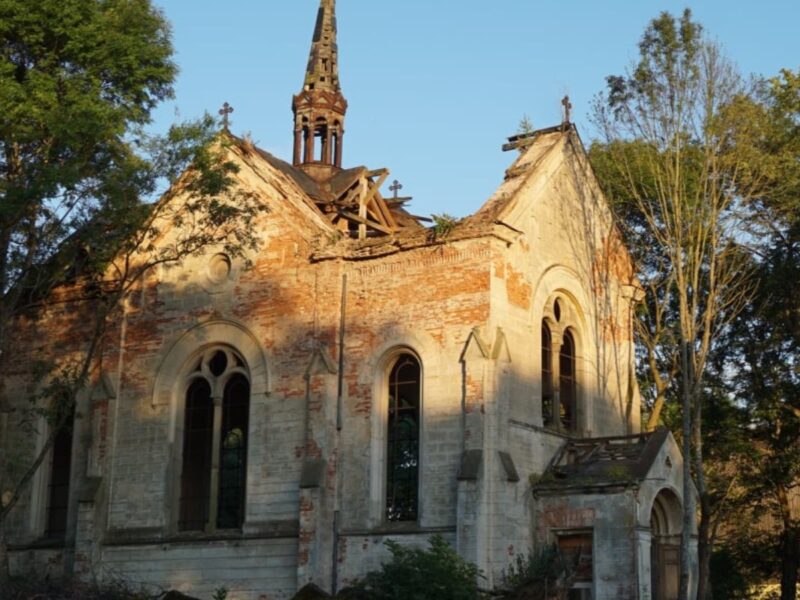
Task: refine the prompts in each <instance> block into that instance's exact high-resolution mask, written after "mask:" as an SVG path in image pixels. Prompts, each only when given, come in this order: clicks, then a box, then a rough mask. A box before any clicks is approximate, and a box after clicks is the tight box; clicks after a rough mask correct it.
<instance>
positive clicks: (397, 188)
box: [389, 179, 403, 200]
mask: <svg viewBox="0 0 800 600" xmlns="http://www.w3.org/2000/svg"><path fill="white" fill-rule="evenodd" d="M402 189H403V186H402V184H401V183H400V182H399V181H397V179H395V180H394V181H393V182H392V185H390V186H389V190H390V191H391V192H393V193H394V198H395V200H396V199H397V192H399V191H400V190H402Z"/></svg>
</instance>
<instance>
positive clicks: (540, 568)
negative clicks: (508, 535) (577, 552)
mask: <svg viewBox="0 0 800 600" xmlns="http://www.w3.org/2000/svg"><path fill="white" fill-rule="evenodd" d="M574 572H575V569H574V565H572V564H571V563H570V562H569V561H568V560H566V558H565V557H564V556H563V555H562V554H561V552H559V550H558V547H557V546H555V545H552V546H545V547H543V548H541V549H540V550H538V551H535V552H531V553H530V554H518V555H517V557H516V559H515V560H514V562H512V563H511V564H510V565H509V566H508V568H506V570H505V571H504V572H503V576H504V579H505V585H504V591H505V594H504V595H503V598H509V599H515V600H522V599H524V600H538V599H540V598H541V599H544V598H562V597H564V596H565V595H566V593H567V591H568V590H569V588H570V586H571V585H572V581H573V576H574Z"/></svg>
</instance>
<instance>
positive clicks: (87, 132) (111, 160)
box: [0, 0, 262, 579]
mask: <svg viewBox="0 0 800 600" xmlns="http://www.w3.org/2000/svg"><path fill="white" fill-rule="evenodd" d="M171 55H172V46H171V42H170V32H169V25H168V23H167V22H166V21H165V19H164V18H163V16H162V15H161V13H160V12H159V11H158V10H156V9H155V8H154V7H153V6H152V4H151V3H150V0H41V1H39V2H34V3H31V2H26V1H25V0H0V113H1V114H2V120H1V121H0V128H1V129H2V135H1V136H0V195H1V196H2V203H0V372H4V373H5V372H6V362H7V361H8V360H9V350H10V344H11V334H12V332H13V328H14V326H15V323H16V322H17V320H18V319H19V318H20V317H21V316H23V315H24V316H25V318H28V319H36V318H38V317H39V316H41V314H42V313H43V311H44V310H45V309H44V308H43V306H44V305H43V301H45V300H46V299H47V298H48V297H49V295H50V294H51V293H53V291H54V290H56V289H58V288H62V289H68V290H69V294H70V295H71V297H72V298H73V299H76V300H77V301H79V302H81V303H83V304H84V305H87V306H91V312H88V311H87V314H91V315H93V322H91V323H87V324H86V328H85V329H86V332H87V337H86V343H85V345H84V346H83V348H82V354H81V356H80V358H79V359H78V360H74V361H73V362H71V363H69V364H60V365H59V364H54V363H51V364H46V365H42V368H43V373H45V374H46V375H47V376H46V380H47V381H48V382H49V383H48V384H47V385H46V386H45V388H44V391H43V392H42V396H43V397H42V398H40V399H39V400H40V401H39V402H38V403H36V404H30V405H26V406H21V405H20V404H19V403H13V402H12V401H11V400H10V398H9V394H8V390H5V389H3V388H0V579H3V578H7V577H8V556H7V553H6V551H5V536H4V530H5V528H4V524H5V520H6V517H7V516H8V514H9V513H10V511H11V510H12V508H13V507H14V505H15V503H16V502H17V500H18V499H19V497H20V494H21V493H22V491H23V489H24V487H25V485H26V484H27V483H28V482H29V481H30V479H31V478H32V477H33V475H34V474H35V472H36V470H37V469H38V467H39V466H40V465H41V464H42V462H43V461H44V459H45V457H46V456H47V453H48V451H49V449H50V447H51V446H52V443H53V440H54V437H55V434H56V433H57V432H58V431H59V429H60V428H62V427H64V426H65V425H66V424H67V421H68V419H69V418H70V416H71V414H72V407H73V406H74V401H75V395H76V393H77V391H78V390H79V389H80V388H81V387H83V386H84V385H85V384H86V381H87V378H88V376H89V375H90V374H91V371H92V368H93V361H94V360H95V358H96V352H97V348H98V345H99V343H100V340H101V338H102V335H103V332H104V331H105V328H106V326H107V324H108V322H109V321H110V320H111V319H112V318H113V316H114V314H115V312H116V311H117V310H118V309H119V307H120V304H121V303H122V302H123V301H124V299H125V298H126V297H127V295H128V294H129V293H130V292H131V290H133V289H134V288H135V287H136V285H137V284H138V282H140V281H141V280H142V278H143V277H145V276H146V274H147V273H148V272H150V270H151V269H152V268H153V267H154V266H155V265H158V264H163V263H174V262H178V261H180V260H182V259H183V258H184V257H186V256H188V255H190V254H195V253H198V252H201V251H202V250H203V249H204V248H207V247H209V246H211V245H221V246H223V247H225V248H226V249H227V251H228V252H230V253H232V254H234V255H236V254H241V253H242V252H243V251H245V250H246V249H247V248H248V247H251V246H252V245H253V244H254V243H255V240H254V238H253V236H252V233H251V232H250V230H249V228H247V227H243V225H244V224H246V223H247V222H248V221H249V219H250V218H251V217H253V216H254V215H255V214H256V213H257V211H259V210H261V208H262V206H261V204H260V202H259V201H258V200H257V199H256V198H253V197H249V196H243V197H239V198H237V199H236V200H237V201H236V202H230V201H226V199H225V198H226V196H228V195H229V189H230V185H231V183H232V179H231V175H232V173H233V171H234V167H233V165H232V164H231V163H230V162H226V161H225V160H223V150H224V146H225V144H226V139H228V138H226V137H225V136H217V134H216V124H215V123H214V121H213V120H212V119H211V118H210V117H206V118H204V119H202V120H200V121H197V122H194V123H188V124H184V125H182V126H178V127H174V128H173V129H172V130H171V131H170V133H169V134H168V135H167V136H166V137H165V138H163V139H157V138H151V137H149V136H146V135H145V134H144V133H143V131H142V127H143V126H144V125H146V124H147V123H148V122H149V121H150V112H151V110H152V109H153V107H154V106H155V105H156V104H157V103H158V102H159V101H161V100H163V99H165V98H168V97H169V96H171V94H172V88H171V84H172V81H173V78H174V76H175V73H176V67H175V65H174V63H173V62H172V60H171ZM212 142H213V143H212ZM190 164H191V165H192V168H191V169H190V170H189V171H188V172H186V173H185V174H183V175H181V173H184V170H185V169H186V167H187V166H188V165H190ZM165 179H166V180H168V181H174V185H173V186H172V189H171V194H170V195H168V196H167V197H165V198H164V199H162V200H161V201H159V202H157V203H155V204H152V203H149V202H147V201H146V199H147V198H151V197H152V196H153V195H154V194H155V193H156V192H157V190H158V188H159V186H160V184H161V182H162V181H164V180H165ZM178 195H181V197H180V199H179V200H176V199H175V198H176V197H177V196H178ZM170 230H180V232H181V233H180V235H177V236H172V237H170V236H168V235H167V232H168V231H170ZM165 240H168V241H165ZM0 385H2V384H0ZM39 416H41V417H44V418H46V420H47V421H48V423H49V432H50V433H49V435H48V436H47V439H46V441H45V444H44V447H43V449H42V451H41V452H39V453H37V455H36V456H35V457H34V458H33V459H32V460H29V459H28V458H26V457H22V458H20V457H18V456H12V455H11V454H9V450H10V449H9V443H10V442H9V437H10V436H9V433H10V431H9V428H10V427H11V425H12V419H13V424H14V425H16V426H22V427H24V426H28V427H32V425H31V423H32V422H33V420H34V417H39Z"/></svg>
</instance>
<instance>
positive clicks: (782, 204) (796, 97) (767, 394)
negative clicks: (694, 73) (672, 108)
mask: <svg viewBox="0 0 800 600" xmlns="http://www.w3.org/2000/svg"><path fill="white" fill-rule="evenodd" d="M732 108H735V109H736V112H737V114H738V115H739V116H740V121H741V122H742V126H741V127H740V130H741V131H743V132H744V134H746V136H747V137H746V142H747V146H748V147H749V148H750V149H751V152H750V154H751V160H750V163H751V164H752V165H759V168H757V169H753V170H752V172H753V173H758V174H760V177H761V178H762V179H763V180H764V181H765V182H766V184H767V185H764V186H763V187H764V188H765V189H766V190H767V193H764V194H763V195H762V196H760V197H759V198H757V199H756V201H754V202H753V203H752V204H751V205H750V206H749V209H750V219H749V228H748V231H749V234H750V236H749V243H750V244H751V246H752V251H753V257H754V259H753V261H754V264H755V267H754V272H755V275H756V281H757V283H758V285H757V287H756V293H755V296H754V298H753V302H751V303H750V304H748V306H747V307H746V308H745V310H744V311H743V313H742V314H741V315H740V316H739V318H738V319H736V321H735V322H734V323H733V325H732V328H731V331H730V332H729V335H728V336H727V343H726V352H724V353H722V355H721V357H720V359H719V361H718V362H719V365H718V367H717V370H718V371H719V372H721V373H736V374H737V376H736V377H734V378H731V381H730V383H729V387H730V394H731V396H732V397H733V398H734V399H735V401H736V403H737V405H739V406H741V407H742V408H743V411H744V412H745V414H746V418H745V420H744V425H743V428H742V429H743V430H742V432H741V433H742V435H743V436H746V438H747V440H748V442H749V451H748V452H747V453H746V454H745V455H744V457H743V460H742V461H740V463H739V478H740V481H741V486H742V487H743V491H744V494H745V499H746V501H747V506H746V507H745V508H746V509H747V510H749V511H750V512H752V513H753V514H755V515H759V513H763V514H764V516H765V517H766V518H767V519H768V520H767V521H766V522H772V523H775V524H776V527H775V529H777V535H775V533H774V532H773V531H770V530H767V531H760V532H758V533H759V535H760V537H766V538H767V544H766V546H767V548H772V549H773V551H772V552H769V553H768V554H770V555H771V556H772V557H773V561H772V563H771V564H772V565H775V566H777V565H780V569H779V572H777V573H770V574H771V575H779V578H780V581H781V599H782V600H794V599H795V598H796V597H797V583H798V569H800V515H798V514H796V513H795V512H794V511H793V509H792V506H791V499H792V497H793V495H796V494H797V493H798V490H800V444H798V442H797V440H798V439H800V372H798V365H797V360H798V356H800V283H798V282H800V211H799V210H798V209H799V208H800V163H799V162H798V158H800V135H798V134H800V76H798V75H797V74H794V73H792V72H791V71H788V70H784V71H783V72H782V73H781V74H780V75H779V76H778V77H775V78H773V79H771V80H768V81H760V82H759V85H758V87H757V93H756V94H755V95H754V96H753V97H751V98H739V99H738V101H737V103H736V105H735V106H734V107H732ZM755 520H756V522H758V521H763V520H764V517H757V518H756V519H755ZM762 529H763V528H762ZM776 538H777V539H776Z"/></svg>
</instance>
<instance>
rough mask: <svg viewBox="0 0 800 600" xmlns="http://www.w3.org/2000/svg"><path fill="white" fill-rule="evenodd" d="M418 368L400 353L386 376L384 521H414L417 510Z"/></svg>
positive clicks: (412, 360)
mask: <svg viewBox="0 0 800 600" xmlns="http://www.w3.org/2000/svg"><path fill="white" fill-rule="evenodd" d="M420 376H421V369H420V364H419V361H418V360H417V359H416V357H414V356H413V355H411V354H401V355H400V356H399V357H398V358H397V360H396V361H395V363H394V366H393V367H392V369H391V371H390V373H389V381H388V387H389V394H388V399H389V410H388V424H387V436H386V437H387V450H386V520H388V521H416V520H417V514H418V508H419V439H420V435H419V434H420V404H421V402H420V401H421V389H422V387H421V382H420Z"/></svg>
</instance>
